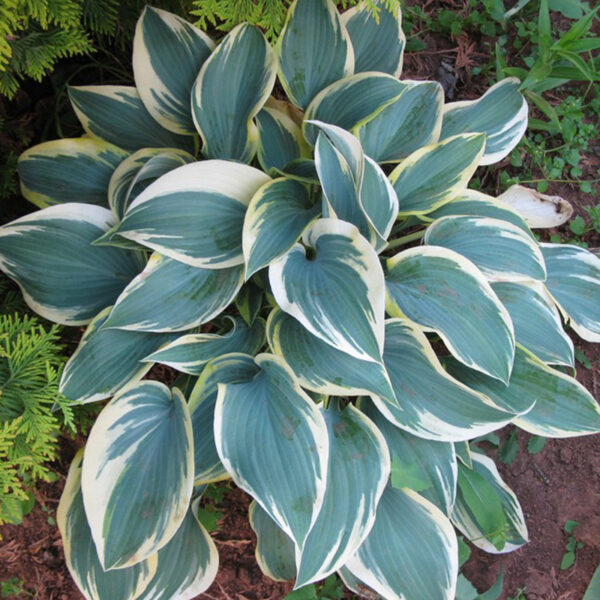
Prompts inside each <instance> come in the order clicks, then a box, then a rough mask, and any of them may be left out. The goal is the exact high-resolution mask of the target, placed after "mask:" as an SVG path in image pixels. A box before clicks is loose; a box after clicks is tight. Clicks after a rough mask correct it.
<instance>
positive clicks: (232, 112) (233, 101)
mask: <svg viewBox="0 0 600 600" xmlns="http://www.w3.org/2000/svg"><path fill="white" fill-rule="evenodd" d="M276 74H277V58H276V57H275V53H274V52H273V50H272V49H271V46H269V43H268V42H267V40H266V39H265V37H264V35H263V34H262V33H261V32H260V30H259V29H257V28H256V27H251V26H250V25H248V23H242V24H240V25H238V26H237V27H235V28H234V29H232V30H231V31H230V32H229V33H228V34H227V35H226V36H225V38H224V39H223V40H222V41H221V43H220V44H219V46H218V47H217V49H216V50H215V51H214V52H213V53H212V54H211V56H210V58H209V59H208V60H207V61H206V62H205V63H204V65H203V66H202V69H201V70H200V73H199V74H198V78H197V79H196V83H195V84H194V87H193V89H192V116H193V117H194V123H195V124H196V128H197V129H198V131H199V132H200V136H201V137H202V142H203V148H202V153H203V154H204V156H206V157H207V158H225V159H230V160H239V161H240V162H245V163H249V162H250V161H251V160H252V158H253V157H254V155H255V154H256V149H257V145H258V131H257V129H256V125H255V124H254V121H253V120H252V119H253V117H254V116H255V115H256V114H257V113H258V111H259V110H260V109H261V107H262V106H263V104H264V103H265V102H266V101H267V98H268V97H269V95H270V94H271V90H272V89H273V84H274V83H275V77H276Z"/></svg>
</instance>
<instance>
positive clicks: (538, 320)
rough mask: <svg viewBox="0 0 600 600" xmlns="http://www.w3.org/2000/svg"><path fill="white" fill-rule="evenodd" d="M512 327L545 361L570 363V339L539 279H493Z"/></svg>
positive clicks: (524, 344)
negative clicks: (537, 280)
mask: <svg viewBox="0 0 600 600" xmlns="http://www.w3.org/2000/svg"><path fill="white" fill-rule="evenodd" d="M492 289H493V290H494V292H496V295H497V296H498V298H500V301H501V302H502V304H504V306H505V307H506V310H508V313H509V314H510V318H511V320H512V322H513V325H514V327H515V339H516V340H517V342H519V343H520V344H521V345H522V346H524V347H525V348H527V350H529V351H530V352H532V353H533V354H535V355H536V356H537V357H538V358H540V359H541V360H543V361H544V362H546V363H550V364H559V365H570V366H573V364H574V360H575V357H574V350H573V342H572V341H571V338H570V337H569V336H568V335H567V333H566V332H565V330H564V329H563V326H562V322H561V320H560V314H559V312H558V310H557V308H556V306H555V305H554V302H553V301H552V298H551V297H550V295H549V294H548V292H547V291H546V288H545V287H544V286H543V285H542V284H541V283H493V284H492Z"/></svg>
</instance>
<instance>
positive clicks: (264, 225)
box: [242, 177, 320, 279]
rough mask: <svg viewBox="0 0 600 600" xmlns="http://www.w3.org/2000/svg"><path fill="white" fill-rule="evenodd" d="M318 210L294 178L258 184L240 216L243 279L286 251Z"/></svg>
mask: <svg viewBox="0 0 600 600" xmlns="http://www.w3.org/2000/svg"><path fill="white" fill-rule="evenodd" d="M319 211H320V206H319V205H318V203H313V202H311V198H310V193H309V190H308V189H307V188H306V186H305V185H303V184H301V183H299V182H297V181H294V180H292V179H286V178H283V177H282V178H279V179H274V180H273V181H269V182H268V183H266V184H265V185H264V186H262V187H261V188H260V189H259V190H258V191H257V192H256V194H255V195H254V197H253V198H252V200H251V201H250V204H249V206H248V210H247V212H246V216H245V218H244V229H243V231H242V247H243V250H244V258H245V261H246V279H249V278H250V277H251V276H252V275H253V274H254V273H256V272H257V271H259V270H260V269H262V268H264V267H266V266H267V265H268V264H269V263H270V262H272V261H273V260H275V259H276V258H277V257H279V256H281V255H282V254H284V253H285V252H287V251H288V250H289V249H290V248H291V247H292V246H293V245H294V244H295V243H296V242H297V241H298V238H299V237H300V236H301V235H302V232H303V231H304V230H305V229H306V227H307V226H308V225H309V223H310V222H311V221H314V219H316V218H317V216H318V215H319Z"/></svg>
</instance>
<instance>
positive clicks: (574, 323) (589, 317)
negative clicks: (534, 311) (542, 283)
mask: <svg viewBox="0 0 600 600" xmlns="http://www.w3.org/2000/svg"><path fill="white" fill-rule="evenodd" d="M541 247H542V253H543V255H544V260H545V261H546V269H547V270H548V279H547V281H546V287H547V288H548V291H549V292H550V294H551V295H552V297H553V298H554V300H555V301H556V302H557V303H558V305H559V307H560V308H561V310H562V312H563V314H566V315H567V316H568V318H569V319H568V321H569V325H570V326H571V327H572V328H573V329H574V330H575V331H576V332H577V334H578V335H579V336H581V337H582V338H583V339H584V340H587V341H588V342H600V302H599V299H600V258H598V257H597V256H595V255H593V254H592V253H591V252H588V251H587V250H585V249H583V248H580V247H578V246H566V245H562V244H541Z"/></svg>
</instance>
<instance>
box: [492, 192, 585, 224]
mask: <svg viewBox="0 0 600 600" xmlns="http://www.w3.org/2000/svg"><path fill="white" fill-rule="evenodd" d="M498 198H499V200H501V201H502V202H506V204H508V205H509V206H511V207H512V208H513V209H514V210H516V211H517V212H518V213H519V214H520V215H521V216H522V217H523V218H524V219H525V221H526V222H527V224H528V225H529V227H531V228H532V229H548V228H551V227H560V225H563V224H564V223H566V222H567V221H568V220H569V219H570V218H571V215H572V214H573V207H572V206H571V205H570V204H569V203H568V202H567V201H566V200H565V199H564V198H561V197H560V196H547V195H546V194H540V192H538V191H537V190H535V189H533V188H528V187H525V186H524V185H511V186H510V187H509V188H508V189H507V190H506V191H505V192H504V193H503V194H501V195H500V196H499V197H498Z"/></svg>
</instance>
